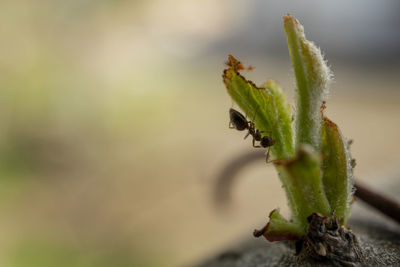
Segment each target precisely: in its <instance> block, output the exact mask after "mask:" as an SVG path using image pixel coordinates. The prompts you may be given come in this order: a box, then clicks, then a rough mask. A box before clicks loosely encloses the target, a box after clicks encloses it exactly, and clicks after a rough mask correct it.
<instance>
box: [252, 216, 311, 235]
mask: <svg viewBox="0 0 400 267" xmlns="http://www.w3.org/2000/svg"><path fill="white" fill-rule="evenodd" d="M253 235H254V236H255V237H260V236H264V237H265V238H266V239H267V240H268V241H270V242H273V241H281V240H298V239H300V237H301V236H303V235H304V231H303V229H302V227H301V226H300V225H298V224H296V223H293V222H290V221H288V220H286V219H285V218H284V217H283V216H282V215H281V214H280V213H279V210H277V209H275V210H273V211H271V213H270V214H269V222H268V223H267V225H265V226H264V227H263V228H262V229H261V230H254V233H253Z"/></svg>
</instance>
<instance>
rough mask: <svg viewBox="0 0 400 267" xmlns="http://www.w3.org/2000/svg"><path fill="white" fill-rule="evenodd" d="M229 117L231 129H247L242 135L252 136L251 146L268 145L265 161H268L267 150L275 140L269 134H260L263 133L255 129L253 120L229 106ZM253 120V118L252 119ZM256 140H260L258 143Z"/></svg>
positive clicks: (265, 146)
mask: <svg viewBox="0 0 400 267" xmlns="http://www.w3.org/2000/svg"><path fill="white" fill-rule="evenodd" d="M229 117H230V121H229V128H231V129H236V130H238V131H244V130H246V129H247V130H248V132H247V134H246V136H245V137H244V139H246V138H247V137H248V136H249V135H251V136H253V142H252V143H253V147H256V148H260V147H263V148H267V147H268V151H267V154H266V155H267V158H266V161H267V163H268V158H269V150H270V148H271V146H273V145H274V144H275V140H274V139H272V138H271V137H269V136H261V133H263V131H259V130H258V129H256V126H255V125H254V122H252V121H248V120H247V119H246V117H245V116H243V114H242V113H240V112H239V111H237V110H235V109H233V108H231V109H229ZM253 121H254V119H253ZM256 141H258V142H260V143H259V145H256V143H255V142H256Z"/></svg>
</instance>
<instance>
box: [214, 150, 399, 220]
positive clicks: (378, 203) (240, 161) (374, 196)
mask: <svg viewBox="0 0 400 267" xmlns="http://www.w3.org/2000/svg"><path fill="white" fill-rule="evenodd" d="M261 159H262V160H263V161H264V162H265V153H264V151H261V150H260V151H250V152H246V153H243V154H240V155H238V156H237V157H235V158H234V159H232V160H231V161H230V162H228V164H227V165H225V167H224V168H223V169H222V170H221V171H220V173H219V174H218V176H217V179H216V186H215V194H214V198H215V201H216V204H217V205H218V206H219V207H221V206H222V205H224V204H227V203H228V202H229V199H230V191H231V188H232V185H233V182H234V180H235V178H236V174H237V173H238V172H239V171H240V170H241V169H242V168H244V167H245V166H246V165H248V164H250V163H252V162H254V161H256V160H261ZM355 188H356V192H355V197H356V198H358V199H361V200H362V201H364V202H365V203H367V204H368V205H370V206H372V207H374V208H375V209H377V210H378V211H380V212H381V213H383V214H385V215H387V216H389V217H390V218H392V219H393V220H395V221H396V222H398V223H400V203H399V202H397V201H395V200H394V199H391V198H389V197H386V196H384V195H382V194H380V193H378V192H376V191H373V190H372V189H370V188H367V187H366V186H365V185H362V184H360V183H359V182H356V184H355Z"/></svg>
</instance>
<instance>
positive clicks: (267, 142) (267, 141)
mask: <svg viewBox="0 0 400 267" xmlns="http://www.w3.org/2000/svg"><path fill="white" fill-rule="evenodd" d="M274 144H275V140H274V139H272V138H271V137H269V136H263V137H262V138H261V141H260V145H261V146H262V147H270V146H273V145H274Z"/></svg>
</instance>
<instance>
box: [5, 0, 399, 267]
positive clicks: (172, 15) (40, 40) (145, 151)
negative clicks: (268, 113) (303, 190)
mask: <svg viewBox="0 0 400 267" xmlns="http://www.w3.org/2000/svg"><path fill="white" fill-rule="evenodd" d="M399 11H400V3H399V2H398V1H395V0H393V1H372V0H367V1H365V0H363V1H361V0H356V1H351V3H350V2H349V1H344V0H337V1H329V2H327V1H324V2H321V1H316V0H314V1H311V0H308V1H302V2H293V1H279V2H278V1H261V0H248V1H240V0H231V1H227V0H221V1H212V0H203V1H188V0H169V1H166V0H164V1H162V0H147V1H144V0H136V1H123V0H113V1H112V0H108V1H107V0H97V1H94V0H79V1H78V0H72V1H50V0H37V1H28V0H17V1H15V0H3V1H1V4H0V22H1V27H0V47H1V51H0V86H1V87H0V88H1V97H0V129H1V131H0V174H1V175H0V177H1V179H0V217H1V219H0V236H1V241H0V265H1V266H15V267H19V266H187V265H191V264H194V263H196V262H201V260H202V259H204V258H207V257H210V256H212V255H214V254H216V253H218V252H219V251H221V250H223V249H224V248H226V247H227V246H230V245H232V244H235V243H236V242H239V241H240V240H242V239H243V238H246V237H249V236H250V235H251V233H252V230H253V229H254V228H257V227H259V226H261V225H262V224H263V223H264V222H265V221H266V216H267V214H268V213H269V211H270V210H272V209H274V208H276V207H280V208H281V211H283V213H284V214H287V208H286V202H285V197H284V194H283V191H282V190H281V188H280V183H279V181H278V177H277V175H276V173H275V172H274V169H273V168H272V167H271V166H266V165H265V163H264V162H263V161H262V160H261V161H259V162H255V163H254V164H251V165H249V166H247V167H246V168H244V169H243V170H242V171H241V172H240V173H239V174H238V176H240V177H241V179H238V180H237V181H236V183H235V186H234V187H233V188H232V201H231V203H230V205H229V207H228V208H227V209H225V210H218V209H216V207H215V203H214V202H213V195H212V194H213V189H214V186H215V180H216V175H217V174H218V173H219V171H220V170H221V169H222V168H223V167H224V166H225V165H226V164H227V162H229V160H230V159H232V158H234V157H236V156H237V155H239V154H241V153H243V152H246V151H251V150H252V149H253V148H252V147H251V140H250V139H248V140H245V141H244V140H243V134H242V133H239V132H236V131H232V130H230V129H228V109H229V108H230V107H231V106H232V102H231V100H230V98H229V97H228V95H227V93H226V90H225V88H224V85H223V83H222V78H221V75H222V70H223V69H224V62H225V61H226V58H227V55H228V54H233V55H234V56H235V57H237V58H238V59H239V60H241V61H242V62H243V63H244V64H245V65H252V66H253V67H255V68H256V69H255V70H254V71H252V72H248V73H245V76H246V77H248V78H249V79H252V80H254V81H255V82H256V83H258V84H260V83H263V82H264V81H265V80H266V79H267V78H273V79H275V80H276V81H278V82H279V83H280V84H281V86H282V87H283V88H284V89H285V90H286V92H287V93H288V95H289V98H290V99H291V96H292V95H293V87H294V78H293V73H292V71H291V67H290V61H289V56H288V52H287V46H286V38H285V36H284V31H283V27H282V16H283V15H285V14H286V13H291V14H292V15H294V16H296V17H297V18H298V19H299V20H300V22H301V23H302V24H303V25H304V26H305V29H306V34H307V37H308V39H310V40H313V41H314V42H315V43H316V44H317V45H318V46H320V47H321V48H322V51H323V52H324V53H325V55H326V58H327V59H328V61H329V63H330V65H331V67H332V70H333V72H334V74H335V82H334V83H333V84H332V88H331V92H332V95H331V97H330V98H329V100H328V103H327V106H328V108H327V114H328V116H329V117H330V118H331V119H332V120H333V121H335V122H336V123H338V124H339V126H340V127H341V130H342V133H343V134H344V135H345V136H347V137H348V138H351V139H354V141H355V142H354V144H353V146H352V153H353V156H354V157H355V158H356V159H357V167H356V169H355V172H356V176H357V177H358V178H359V179H360V180H362V181H364V182H365V183H367V184H375V185H379V184H380V183H381V178H382V180H383V178H384V177H388V176H390V175H392V174H398V173H400V170H399V167H398V166H399V163H400V155H399V153H398V149H399V145H398V138H399V136H400V126H399V123H400V121H399V115H400V105H399V100H400V91H399V83H400V75H399V71H400V31H399V27H400V16H399V15H398V12H399Z"/></svg>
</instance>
